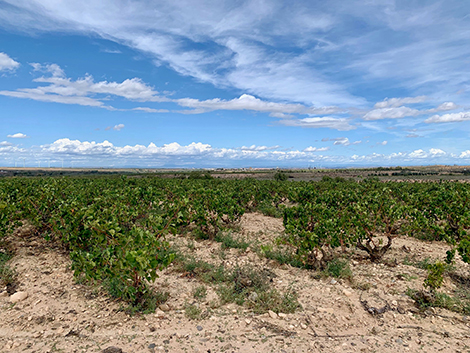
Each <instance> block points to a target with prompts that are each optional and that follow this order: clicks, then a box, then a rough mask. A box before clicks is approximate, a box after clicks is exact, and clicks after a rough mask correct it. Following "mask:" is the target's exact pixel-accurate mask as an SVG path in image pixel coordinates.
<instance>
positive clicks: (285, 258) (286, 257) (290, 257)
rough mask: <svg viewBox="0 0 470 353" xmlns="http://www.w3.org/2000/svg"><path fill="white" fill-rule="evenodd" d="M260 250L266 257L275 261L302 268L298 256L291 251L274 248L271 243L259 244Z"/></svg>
mask: <svg viewBox="0 0 470 353" xmlns="http://www.w3.org/2000/svg"><path fill="white" fill-rule="evenodd" d="M260 252H261V254H262V255H264V256H265V257H266V258H267V259H270V260H274V261H277V262H278V263H279V264H280V265H283V264H288V265H291V266H292V267H299V268H304V267H305V265H304V263H303V262H302V261H301V259H300V258H299V257H298V256H295V254H293V253H292V252H290V251H288V250H287V249H284V250H281V249H276V250H274V249H273V247H272V245H261V247H260Z"/></svg>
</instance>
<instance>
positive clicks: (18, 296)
mask: <svg viewBox="0 0 470 353" xmlns="http://www.w3.org/2000/svg"><path fill="white" fill-rule="evenodd" d="M26 298H28V293H27V292H16V293H15V294H13V295H12V296H11V297H10V303H18V302H21V301H23V300H25V299H26Z"/></svg>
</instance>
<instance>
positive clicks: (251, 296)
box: [248, 292, 258, 302]
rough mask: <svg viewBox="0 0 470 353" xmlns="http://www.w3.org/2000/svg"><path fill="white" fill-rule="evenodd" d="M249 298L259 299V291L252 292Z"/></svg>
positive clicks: (253, 300)
mask: <svg viewBox="0 0 470 353" xmlns="http://www.w3.org/2000/svg"><path fill="white" fill-rule="evenodd" d="M248 300H251V301H252V302H255V301H257V300H258V293H256V292H251V293H250V295H249V296H248Z"/></svg>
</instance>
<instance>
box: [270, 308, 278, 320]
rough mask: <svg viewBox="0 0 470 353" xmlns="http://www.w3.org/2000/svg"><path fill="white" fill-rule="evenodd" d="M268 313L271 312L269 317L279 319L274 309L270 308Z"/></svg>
mask: <svg viewBox="0 0 470 353" xmlns="http://www.w3.org/2000/svg"><path fill="white" fill-rule="evenodd" d="M268 314H269V317H270V318H271V319H277V318H278V316H277V314H276V313H275V312H274V311H272V310H268Z"/></svg>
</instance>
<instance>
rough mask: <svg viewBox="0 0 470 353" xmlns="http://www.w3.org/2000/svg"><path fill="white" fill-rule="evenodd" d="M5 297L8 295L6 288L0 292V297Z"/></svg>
mask: <svg viewBox="0 0 470 353" xmlns="http://www.w3.org/2000/svg"><path fill="white" fill-rule="evenodd" d="M3 297H8V292H7V291H6V290H5V291H3V292H1V293H0V298H3Z"/></svg>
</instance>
